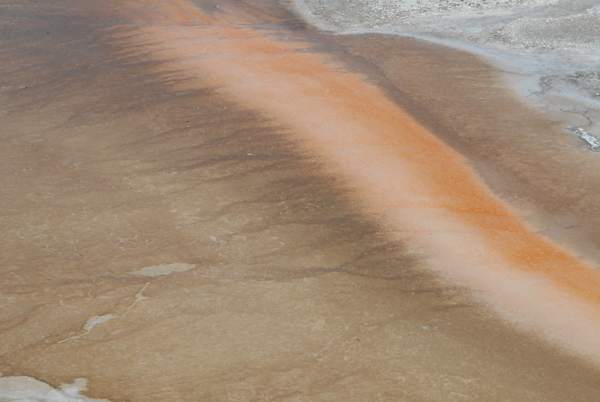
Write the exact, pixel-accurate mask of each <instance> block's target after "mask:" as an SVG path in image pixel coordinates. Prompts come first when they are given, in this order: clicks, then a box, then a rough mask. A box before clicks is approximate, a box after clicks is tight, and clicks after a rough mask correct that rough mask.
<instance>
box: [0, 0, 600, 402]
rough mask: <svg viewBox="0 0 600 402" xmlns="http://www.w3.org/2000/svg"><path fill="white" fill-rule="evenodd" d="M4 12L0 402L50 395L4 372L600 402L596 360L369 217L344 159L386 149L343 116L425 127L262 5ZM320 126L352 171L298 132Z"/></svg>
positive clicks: (144, 396) (220, 391)
mask: <svg viewBox="0 0 600 402" xmlns="http://www.w3.org/2000/svg"><path fill="white" fill-rule="evenodd" d="M217 5H218V6H219V8H217V7H216V6H217ZM2 8H3V13H2V17H1V21H2V27H0V28H5V29H2V30H0V40H1V42H0V43H1V45H2V48H1V49H0V50H1V51H2V54H3V59H4V60H5V62H4V63H3V64H2V67H1V70H0V79H1V80H2V92H1V93H0V102H1V103H0V104H1V105H2V113H3V115H2V116H1V117H0V119H1V123H2V124H1V125H0V127H1V128H0V135H2V143H3V144H4V146H3V147H2V149H1V151H0V152H1V154H0V163H1V166H2V170H3V172H5V173H4V174H3V175H2V176H1V177H0V180H1V182H0V185H1V188H2V189H3V190H2V197H1V198H0V202H2V211H3V213H2V220H1V223H0V224H1V225H2V231H1V233H2V240H3V242H2V246H1V247H2V248H1V250H2V251H1V255H2V265H1V267H0V269H1V271H0V281H1V282H0V286H1V288H0V291H1V292H2V293H1V298H2V306H3V308H2V310H1V312H0V314H1V319H0V325H1V326H0V331H1V332H0V338H1V339H2V342H0V347H1V348H2V350H1V351H0V372H2V375H3V377H2V378H0V398H4V399H6V400H15V399H17V397H18V396H19V394H18V392H24V391H23V389H25V388H23V387H24V386H23V384H25V386H29V385H27V384H30V390H34V391H35V392H38V394H31V395H38V396H39V395H47V393H48V392H50V390H49V388H48V387H45V386H43V385H40V384H39V383H37V382H34V381H33V380H26V379H23V378H19V377H17V376H26V377H30V378H31V379H36V381H41V382H42V383H46V384H49V385H50V386H52V387H54V388H58V387H59V386H60V385H61V384H74V385H73V386H71V387H70V388H69V387H66V388H63V390H62V391H61V392H63V394H64V395H71V396H73V395H76V394H77V392H80V393H82V394H84V395H87V396H88V397H89V398H94V399H108V400H110V401H154V400H156V401H159V400H160V401H165V400H173V401H175V400H177V401H179V400H202V401H228V400H240V401H241V400H244V401H253V400H255V401H262V400H280V401H286V400H289V401H291V400H313V401H319V400H322V401H331V400H344V401H347V400H356V401H360V400H407V401H408V400H410V401H420V400H428V401H429V400H440V401H448V400H507V401H508V400H510V401H518V400H556V401H563V400H581V401H585V400H589V401H592V400H594V398H595V397H596V395H597V392H598V390H599V389H600V383H599V381H598V371H597V368H596V367H595V366H594V365H593V364H592V363H590V362H588V361H585V360H583V359H581V358H580V357H577V356H575V355H572V354H569V353H566V352H565V350H562V349H560V348H558V347H557V346H556V345H553V344H551V343H549V342H548V341H547V340H545V339H542V338H540V337H539V336H538V334H536V333H535V332H528V331H527V330H524V329H523V328H520V327H515V326H514V325H512V324H510V323H507V322H506V321H505V320H504V319H503V318H502V317H501V316H500V315H499V314H497V312H495V311H494V310H492V309H490V308H489V306H488V305H486V304H484V303H483V302H482V300H483V299H482V298H481V297H479V296H478V294H477V292H476V291H475V292H474V291H473V289H468V288H465V287H461V286H458V285H456V284H455V283H453V282H451V281H448V280H447V279H444V278H443V277H439V276H438V275H437V274H436V273H435V272H436V271H433V270H431V266H432V264H433V263H434V262H435V261H436V260H435V258H434V257H436V256H433V257H432V256H430V255H427V254H424V253H423V250H424V249H423V248H418V247H417V246H418V245H419V244H421V243H411V239H413V240H414V239H419V238H422V237H425V238H426V235H425V234H424V233H414V231H412V229H414V228H416V227H418V224H419V222H416V223H415V222H411V221H410V220H407V221H406V226H405V227H404V230H402V229H399V228H398V226H394V225H396V224H397V223H398V222H400V221H394V220H390V216H392V217H393V214H391V213H389V210H385V209H381V208H379V207H380V206H381V205H382V204H377V203H375V204H370V203H369V199H374V200H376V201H378V202H383V203H385V202H387V201H386V194H385V193H381V194H369V196H371V197H372V198H369V196H366V195H365V193H364V191H365V189H367V190H368V189H369V188H373V187H364V186H362V185H361V183H364V182H366V183H385V180H388V181H389V180H390V177H386V176H381V175H379V176H378V175H377V174H375V173H377V172H375V171H370V172H371V173H372V174H373V176H372V177H371V179H372V181H371V182H369V180H367V179H368V178H366V177H361V176H360V175H359V174H358V173H357V172H360V171H366V172H369V170H368V169H367V168H368V167H369V166H368V164H366V163H365V161H361V160H360V159H352V158H358V155H360V152H358V151H360V150H361V148H362V149H370V150H375V151H377V150H382V149H383V150H385V149H386V147H387V148H388V149H392V150H394V152H395V151H396V150H397V149H399V148H401V147H398V144H397V142H398V141H404V140H403V139H397V138H394V137H393V134H394V132H393V131H389V132H388V135H389V136H388V137H387V138H388V140H389V142H388V143H387V144H381V143H378V142H377V141H379V140H380V138H381V137H379V134H380V133H381V130H375V131H374V134H373V137H372V138H371V139H372V141H373V143H366V144H365V143H364V142H360V141H363V140H364V137H361V135H363V134H362V133H361V132H357V131H354V130H355V128H354V127H355V126H354V125H353V123H352V118H351V114H350V112H356V115H357V116H358V118H365V119H366V118H367V117H365V114H364V113H363V112H362V111H361V109H366V111H367V112H368V111H369V110H368V108H367V107H366V106H369V105H371V103H370V102H374V101H376V102H379V103H377V105H379V106H381V108H382V109H381V110H380V111H379V112H377V113H375V114H373V115H372V116H371V117H369V118H370V119H373V120H378V121H379V123H377V124H379V125H377V127H378V128H379V129H382V130H391V129H390V128H389V127H390V126H389V125H390V124H391V125H394V124H400V123H401V124H403V126H402V127H403V128H404V130H405V131H408V132H411V133H414V134H415V136H416V135H417V134H418V135H421V134H422V131H420V130H423V129H422V128H421V126H419V125H418V124H417V123H415V122H414V121H413V120H412V119H411V118H410V117H409V116H408V115H406V114H405V113H404V112H402V111H401V110H400V109H396V106H395V105H394V103H393V102H392V101H390V100H388V99H387V98H385V97H384V96H383V95H382V94H383V92H382V91H381V90H379V89H377V88H376V87H375V82H374V81H371V80H370V79H369V78H368V77H367V75H365V74H366V73H367V72H368V68H367V67H364V68H365V69H366V70H365V71H363V74H362V75H355V74H353V73H349V72H348V68H347V66H345V65H344V64H343V63H342V61H340V60H341V59H340V58H338V57H339V55H336V53H335V52H341V53H344V54H345V56H344V57H349V58H350V59H347V60H346V62H348V60H351V57H353V56H350V55H349V54H348V53H346V50H344V49H343V48H340V47H339V45H337V44H336V43H335V42H334V41H328V40H327V39H326V38H325V37H322V36H321V35H320V34H319V33H318V32H316V31H314V30H310V29H308V28H307V27H306V26H305V25H304V24H303V23H302V22H301V21H299V20H297V19H296V18H295V17H294V16H293V15H291V14H289V13H288V12H287V11H286V9H285V8H283V6H282V5H280V4H277V3H276V2H269V1H264V2H244V1H229V2H220V3H219V4H216V3H213V2H209V1H199V2H189V3H188V2H185V1H166V2H154V1H128V2H125V3H123V2H105V3H102V4H98V3H97V2H92V1H79V2H72V3H59V2H47V3H43V4H41V3H33V2H32V3H22V2H14V3H13V2H6V3H4V4H3V5H2ZM203 34H206V36H205V37H202V35H203ZM186 46H187V47H186ZM252 46H255V47H252ZM188 50H191V51H190V52H187V53H186V51H188ZM235 52H237V54H236V53H235ZM328 52H333V53H328ZM253 55H254V58H253V57H252V56H253ZM236 57H237V59H236ZM342 59H343V57H342ZM236 60H237V62H238V63H239V65H238V66H237V67H236V68H235V69H234V67H235V66H236V65H235V63H234V61H236ZM277 60H280V62H279V63H278V62H277ZM309 61H310V63H312V64H310V63H309ZM218 63H221V64H218ZM356 63H357V64H359V63H360V62H359V61H358V60H357V61H356ZM261 68H262V70H261ZM269 74H270V75H271V77H270V78H271V81H270V85H271V87H265V85H266V84H268V83H266V82H264V81H262V80H266V79H267V77H268V76H269ZM373 74H375V71H374V72H373ZM298 77H301V81H302V82H303V83H304V84H305V86H304V87H301V86H300V87H299V86H298V85H299V84H298ZM340 77H342V78H343V79H340ZM248 78H250V80H249V79H248ZM284 78H287V81H286V80H285V79H284ZM323 82H327V83H331V84H332V85H337V86H332V87H331V90H330V91H328V92H326V93H328V94H329V95H326V93H324V94H322V97H321V98H312V100H311V98H310V97H314V96H315V94H316V93H317V92H318V91H320V90H321V89H322V83H323ZM365 82H366V83H367V84H365ZM286 83H287V85H289V86H288V87H285V85H286ZM357 90H361V91H363V95H362V96H363V97H360V98H358V99H363V100H364V99H366V100H367V101H368V102H365V103H364V104H361V103H360V102H359V103H356V104H353V103H350V104H348V103H344V102H354V101H355V98H352V96H351V95H352V93H354V92H355V91H357ZM261 91H266V92H261ZM288 91H291V92H288ZM293 91H298V92H293ZM294 93H296V96H294V95H293V94H294ZM249 94H254V95H255V96H254V97H249V96H248V95H249ZM261 94H262V95H264V96H263V98H259V97H258V95H261ZM275 95H279V96H281V98H274V96H275ZM284 95H285V96H284ZM378 96H381V98H378ZM307 99H308V100H307ZM303 101H304V102H307V103H306V104H305V109H301V108H296V109H293V108H292V109H290V107H289V106H290V105H291V106H292V107H293V106H294V105H297V104H296V103H294V102H303ZM253 102H254V103H253ZM335 102H337V103H338V104H339V105H340V106H339V110H338V109H336V108H334V107H333V106H332V104H333V103H335ZM315 105H316V106H317V107H320V109H321V111H320V113H322V115H320V116H318V117H319V118H321V120H320V121H319V120H314V116H315V115H314V113H317V112H319V111H318V110H317V111H315V109H314V107H315ZM269 107H271V109H269ZM336 110H337V113H339V114H337V115H336V114H335V113H336ZM286 113H287V114H286ZM308 113H312V114H308ZM378 113H381V114H378ZM390 113H391V115H392V116H393V117H394V119H395V120H386V119H388V118H389V114H390ZM330 116H337V119H338V120H329V121H328V120H327V119H326V118H328V117H330ZM373 120H363V123H364V122H368V123H372V122H373ZM316 123H320V124H318V125H317V124H316ZM336 126H337V127H343V128H345V129H346V132H347V133H349V134H352V135H354V136H355V137H354V138H355V139H356V145H357V146H355V147H354V152H355V154H354V156H353V155H352V153H351V152H350V151H352V148H349V147H346V148H344V147H342V146H341V147H340V148H339V149H340V150H342V151H344V152H342V153H341V154H343V155H345V156H347V157H348V159H347V160H350V161H358V162H362V163H365V164H364V165H363V166H359V168H360V169H358V170H356V171H352V170H349V167H348V166H347V165H344V163H343V158H336V157H332V155H334V156H335V155H336V154H335V152H334V151H335V150H333V148H328V147H331V144H334V142H332V141H333V140H331V139H327V138H321V139H319V138H318V137H316V136H314V135H312V134H311V132H310V128H311V127H313V128H319V127H321V128H323V127H325V128H327V129H328V130H329V131H328V132H334V130H335V129H336ZM368 127H369V126H366V127H362V128H361V129H367V128H368ZM411 130H412V131H411ZM317 132H318V130H317ZM338 139H339V138H338ZM334 140H335V138H334ZM319 141H321V142H319ZM328 141H329V142H328ZM412 141H425V142H426V145H428V146H430V147H431V149H432V152H434V151H439V152H448V153H447V154H446V155H451V156H452V157H451V158H448V159H449V162H448V161H443V162H444V163H447V164H448V165H447V166H453V165H452V164H451V163H453V162H457V163H459V168H460V169H463V168H462V167H460V166H462V165H460V164H461V163H464V159H463V158H462V157H461V156H460V155H458V154H455V153H453V152H454V151H451V150H448V151H445V150H446V148H444V144H443V143H441V142H439V141H438V140H437V139H436V138H435V137H432V136H431V137H422V138H421V139H419V137H415V138H414V139H413V140H412ZM346 145H347V144H346ZM392 145H394V146H392ZM417 149H418V147H417ZM373 155H376V153H375V154H373ZM406 155H407V153H406V152H405V153H404V154H403V155H400V156H406ZM387 156H388V157H389V156H390V155H387ZM392 156H393V155H392ZM409 156H410V155H409ZM435 156H436V155H433V157H435ZM396 157H398V155H396ZM392 159H393V158H392ZM415 159H417V162H418V163H416V164H415V163H412V162H414V160H413V161H412V162H411V163H407V164H406V167H407V171H411V170H410V169H413V170H414V169H415V168H414V166H415V165H419V164H420V165H422V166H424V167H430V168H431V167H432V165H431V164H430V160H431V159H427V158H421V159H419V158H415ZM393 163H395V162H393V161H392V162H390V165H388V166H392V167H393ZM440 163H442V162H440ZM374 166H375V165H374ZM434 167H435V166H434ZM363 168H364V169H363ZM459 168H456V167H453V169H459ZM460 169H459V170H460ZM464 169H467V170H466V171H465V172H466V173H465V174H467V175H471V176H469V177H471V178H473V179H474V180H475V181H477V180H478V179H477V177H476V176H475V174H474V173H473V172H472V171H470V170H468V168H464ZM411 172H413V171H411ZM417 173H418V172H417ZM417 173H414V172H413V173H411V174H414V175H416V174H417ZM459 173H460V172H459ZM415 177H416V176H415ZM420 177H423V176H420ZM424 177H425V178H426V177H427V175H425V176H424ZM407 182H408V181H407ZM478 183H479V184H482V182H478ZM401 184H402V183H400V184H399V183H396V184H395V186H396V187H394V188H397V189H400V188H401V187H400V185H401ZM414 184H415V187H418V186H419V184H420V185H422V186H428V185H429V184H428V183H427V182H426V181H421V182H420V183H419V182H418V181H415V182H414ZM467 184H468V183H467ZM458 185H462V184H461V183H458ZM428 188H433V187H428ZM482 188H483V187H482ZM472 191H474V192H475V194H478V193H477V192H478V191H482V194H483V195H482V197H488V196H489V197H492V198H493V196H492V195H491V193H488V192H487V190H485V188H483V190H481V189H478V188H473V189H472ZM461 194H462V192H456V193H455V195H456V196H457V197H459V196H460V197H463V196H464V197H469V196H470V195H469V194H471V195H472V193H468V192H467V194H466V195H461ZM460 197H459V198H460ZM462 199H463V200H465V198H462ZM431 200H434V197H433V196H431V198H429V199H428V200H427V202H431ZM401 201H402V202H405V201H406V199H405V200H401ZM421 201H423V200H421ZM436 202H437V203H438V207H439V208H440V209H444V208H446V209H448V205H456V204H453V203H454V202H456V200H453V199H444V198H441V199H439V200H438V201H436ZM464 202H466V201H464ZM496 202H497V203H498V204H497V206H498V208H500V209H501V208H504V207H503V204H502V203H501V201H499V200H496ZM440 205H441V206H440ZM494 205H496V204H494ZM388 206H389V207H390V208H391V209H393V208H396V207H397V205H388ZM484 207H485V208H487V207H488V206H486V205H482V208H484ZM378 208H379V209H378ZM508 211H510V210H508ZM406 216H408V215H406ZM472 216H473V217H475V215H472ZM506 217H507V219H506V220H507V222H508V223H507V225H509V226H510V225H517V226H518V225H521V221H519V219H518V217H516V216H513V215H510V214H509V215H506ZM485 221H486V220H485V219H483V220H482V221H481V222H475V223H473V222H470V224H484V223H485ZM519 230H522V229H519ZM523 230H524V229H523ZM438 234H439V233H438ZM419 241H425V240H419ZM541 241H545V240H541ZM547 244H549V247H551V246H552V245H551V244H550V243H547ZM425 250H426V248H425ZM565 255H567V257H565V258H570V257H569V256H568V253H567V254H565ZM438 257H439V256H438ZM575 261H576V260H575ZM575 263H578V262H577V261H576V262H575ZM550 277H551V276H550ZM576 279H577V278H576ZM579 279H581V278H579ZM592 281H593V278H592ZM566 288H568V286H566ZM571 290H572V288H571ZM573 292H575V291H573ZM566 293H569V292H566ZM575 293H577V292H575ZM593 297H594V296H593V295H589V297H588V301H589V299H593ZM575 324H577V323H575ZM591 354H593V353H591ZM11 378H12V380H11ZM76 379H86V380H87V384H86V383H85V381H83V380H79V381H78V382H75V383H74V381H75V380H76ZM85 386H87V390H85ZM20 387H21V388H20ZM7 390H8V391H7ZM34 391H31V392H34ZM11 392H12V394H11ZM44 392H46V394H44ZM69 392H70V394H69ZM30 397H31V398H33V396H30ZM44 397H46V396H44ZM11 398H12V399H11ZM39 398H40V399H43V398H42V397H41V396H40V397H39Z"/></svg>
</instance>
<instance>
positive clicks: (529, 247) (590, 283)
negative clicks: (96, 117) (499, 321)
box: [145, 1, 600, 307]
mask: <svg viewBox="0 0 600 402" xmlns="http://www.w3.org/2000/svg"><path fill="white" fill-rule="evenodd" d="M176 3H177V4H183V2H179V1H178V2H176ZM178 7H179V9H180V10H185V11H186V12H187V11H189V10H188V7H183V6H181V5H179V6H178ZM191 14H193V15H197V11H194V12H193V13H191ZM178 18H179V17H178ZM197 18H199V17H197ZM145 35H146V36H147V38H148V43H156V42H157V41H158V42H160V43H161V44H159V45H149V46H154V50H155V51H156V52H157V54H159V55H161V57H170V58H171V59H173V60H176V61H177V63H178V65H179V66H180V67H181V68H182V69H184V70H187V71H188V72H193V71H195V70H198V71H200V72H201V73H202V74H204V75H206V74H208V75H209V76H210V77H211V79H212V80H213V82H214V83H215V84H218V85H223V90H224V91H227V92H228V93H229V94H230V95H232V96H234V97H235V98H236V99H238V101H240V102H242V103H245V104H247V105H249V106H251V107H254V108H257V109H259V110H262V111H263V112H264V113H265V115H267V116H269V117H271V118H274V119H276V120H278V121H280V122H282V123H284V124H286V125H287V126H289V127H291V128H292V129H293V130H294V132H295V133H296V134H297V135H298V137H299V138H301V139H305V140H306V139H307V140H309V141H308V143H309V144H310V146H311V147H313V149H314V150H316V151H317V152H319V153H320V154H321V155H324V156H325V157H327V158H328V159H329V160H330V161H331V162H333V163H334V164H335V165H337V166H339V167H340V168H341V170H342V171H343V172H344V174H346V175H347V176H348V177H349V178H350V179H351V181H352V182H353V184H354V185H355V186H356V188H357V189H358V190H359V191H360V192H362V195H363V199H364V202H365V205H366V207H367V208H368V209H369V210H371V211H373V212H377V213H384V214H385V215H386V216H387V218H388V221H389V223H390V224H391V225H392V226H393V227H395V228H397V229H398V230H399V231H401V232H404V233H409V234H411V236H416V237H419V236H420V237H423V235H425V234H430V233H432V234H445V233H460V234H461V235H462V240H461V243H460V244H458V245H457V246H458V249H459V250H458V251H457V253H459V254H460V255H461V257H464V256H465V255H467V257H468V258H472V261H476V262H477V263H478V264H483V265H484V266H488V267H490V269H493V267H495V266H497V265H498V264H499V262H498V261H501V262H502V264H504V265H503V266H509V267H510V268H511V269H512V270H514V271H515V272H521V273H525V274H535V275H540V276H543V277H545V278H547V279H549V280H550V281H551V282H552V283H553V285H554V286H555V287H556V288H558V289H561V290H562V291H564V292H566V293H568V294H570V295H572V296H577V297H578V298H580V299H583V300H586V301H587V302H592V304H593V305H595V306H596V307H600V274H599V273H598V272H597V271H594V270H593V269H592V268H591V267H590V266H588V265H587V264H585V263H584V262H582V261H580V260H578V259H577V258H576V257H575V256H573V255H571V254H570V253H569V252H568V251H565V250H564V249H562V248H561V247H560V246H558V245H555V244H552V243H551V242H550V241H549V240H547V239H546V238H544V237H543V236H541V235H538V234H536V233H534V232H533V231H532V229H531V228H530V227H529V226H528V224H527V222H526V221H525V220H524V219H523V218H521V217H520V216H519V214H518V212H517V211H514V210H512V209H511V208H510V207H509V206H508V205H506V204H505V203H503V202H502V201H501V200H499V199H498V198H497V197H496V196H495V195H493V194H492V193H491V192H490V191H489V190H488V188H487V187H486V186H485V184H484V183H483V182H482V180H481V179H480V178H479V177H478V176H477V175H476V174H475V173H474V171H473V170H472V169H471V168H470V167H469V166H468V164H467V161H466V160H465V159H464V158H463V157H462V156H461V155H459V154H458V153H457V152H455V151H454V150H452V149H451V148H450V147H448V146H447V145H446V144H444V143H443V142H441V141H440V140H439V139H437V138H436V137H435V136H434V135H432V134H431V133H430V132H428V131H427V130H426V129H424V128H423V127H422V126H420V125H419V124H417V123H416V122H415V121H414V120H413V119H412V118H411V117H410V116H409V115H407V114H406V113H405V112H403V111H402V110H401V109H400V108H399V107H398V106H397V105H396V104H394V103H393V102H391V101H390V100H389V99H387V98H386V97H385V95H384V94H383V93H382V92H381V90H379V89H378V88H376V87H375V86H372V85H369V84H368V83H367V82H365V79H364V78H363V77H360V76H358V75H356V74H352V73H348V72H345V71H343V70H342V68H341V66H338V65H335V64H334V63H332V62H331V61H329V60H327V59H326V58H325V56H323V55H322V54H319V53H316V52H311V51H310V47H309V46H308V45H306V44H304V43H302V42H291V41H283V40H276V39H274V38H273V37H272V36H270V35H269V34H268V33H265V32H262V31H258V30H254V29H252V28H250V27H248V26H244V27H241V26H235V25H232V24H229V23H226V22H223V21H217V22H216V23H214V24H212V25H210V26H202V27H198V26H194V27H182V26H177V27H173V26H169V27H153V28H147V29H146V30H145ZM425 241H427V240H425ZM440 244H441V243H435V241H434V240H432V241H431V245H432V248H431V249H435V247H437V246H439V245H440ZM466 244H468V245H469V247H470V249H477V250H479V251H478V252H477V253H471V255H470V256H469V252H467V251H465V250H470V249H469V248H467V247H466ZM448 247H451V246H448ZM452 247H453V246H452ZM461 247H462V248H464V249H465V250H460V248H461ZM469 261H470V260H467V261H466V262H465V263H467V264H468V263H469Z"/></svg>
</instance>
